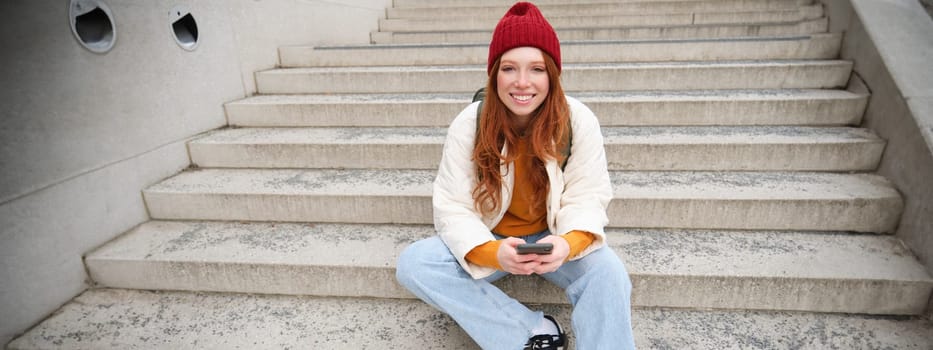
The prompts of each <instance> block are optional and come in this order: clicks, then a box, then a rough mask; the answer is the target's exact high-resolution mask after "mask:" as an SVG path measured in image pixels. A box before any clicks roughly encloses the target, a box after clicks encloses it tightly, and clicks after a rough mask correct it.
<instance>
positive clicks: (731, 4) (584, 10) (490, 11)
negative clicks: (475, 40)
mask: <svg viewBox="0 0 933 350" xmlns="http://www.w3.org/2000/svg"><path fill="white" fill-rule="evenodd" d="M538 8H539V9H540V10H541V13H542V14H544V17H546V18H551V17H557V16H606V15H654V14H681V13H703V12H728V11H732V12H750V11H761V10H771V11H776V10H794V9H799V8H800V4H798V2H797V1H793V0H771V1H767V0H763V1H742V0H738V1H716V2H699V1H697V2H686V1H685V2H616V3H592V4H574V5H566V4H564V5H545V4H541V3H540V2H538ZM508 9H509V6H508V5H502V6H487V7H476V6H473V7H453V8H442V7H434V8H431V7H421V8H405V7H393V8H388V9H386V16H387V18H425V19H438V18H445V17H496V18H498V17H502V15H503V14H504V13H505V12H506V11H508Z"/></svg>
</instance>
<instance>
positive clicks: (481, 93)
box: [473, 87, 573, 171]
mask: <svg viewBox="0 0 933 350" xmlns="http://www.w3.org/2000/svg"><path fill="white" fill-rule="evenodd" d="M485 100H486V88H484V87H483V88H479V90H476V92H475V93H474V94H473V102H476V101H479V106H477V107H476V134H477V135H479V126H480V118H481V117H482V115H483V102H484V101H485ZM561 144H562V145H564V147H561V149H560V154H561V156H563V158H564V160H563V161H561V163H560V170H561V171H563V170H564V168H566V167H567V159H570V148H571V146H572V145H573V126H572V125H571V124H570V120H569V119H568V120H567V133H566V134H564V136H563V137H562V139H561Z"/></svg>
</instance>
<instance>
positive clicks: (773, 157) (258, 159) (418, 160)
mask: <svg viewBox="0 0 933 350" xmlns="http://www.w3.org/2000/svg"><path fill="white" fill-rule="evenodd" d="M710 141H711V142H710V143H706V144H699V143H677V142H676V141H671V142H670V143H667V144H661V143H645V144H637V143H630V144H619V143H608V144H607V145H606V152H607V158H608V162H609V168H610V170H720V171H729V170H745V171H871V170H874V169H876V168H877V166H878V162H879V161H880V159H881V153H882V152H883V150H884V143H883V142H880V141H879V142H874V143H868V142H854V143H849V144H821V143H814V144H806V143H800V144H753V143H749V144H740V143H734V144H717V143H714V142H713V141H714V140H710ZM188 147H189V150H190V154H191V161H192V163H193V164H196V165H197V166H199V167H205V168H215V167H219V168H337V169H339V168H351V169H352V168H358V169H366V168H376V169H386V168H391V169H436V168H437V165H438V164H439V163H440V158H441V153H442V151H443V139H439V140H437V142H436V143H433V144H403V143H399V144H356V145H354V144H240V143H238V144H211V143H206V144H205V143H198V142H193V143H190V144H189V146H188Z"/></svg>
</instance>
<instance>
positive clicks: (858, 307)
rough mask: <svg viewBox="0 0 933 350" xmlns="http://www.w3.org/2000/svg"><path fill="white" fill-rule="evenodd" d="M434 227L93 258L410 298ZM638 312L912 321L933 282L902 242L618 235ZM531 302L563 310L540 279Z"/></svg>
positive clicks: (238, 227) (341, 227) (131, 270)
mask: <svg viewBox="0 0 933 350" xmlns="http://www.w3.org/2000/svg"><path fill="white" fill-rule="evenodd" d="M433 234H434V232H433V229H432V228H431V226H428V225H416V226H408V225H360V224H285V223H276V224H271V223H270V224H263V223H252V224H243V223H224V222H164V221H153V222H149V223H146V224H144V225H142V226H140V227H138V228H137V229H135V230H133V231H132V232H130V233H128V234H127V235H125V236H123V237H121V238H119V239H117V240H115V241H113V242H111V243H109V244H107V245H105V246H104V247H102V248H100V249H98V250H97V251H95V252H93V253H91V254H89V255H88V256H87V257H86V263H87V266H88V270H89V271H90V273H91V277H92V278H93V279H94V280H95V281H96V282H97V283H99V284H100V285H103V286H108V287H120V288H134V289H167V290H193V291H230V292H251V293H275V294H303V295H341V296H373V297H389V298H410V297H411V295H409V294H408V293H407V292H406V291H405V290H404V289H402V288H401V287H400V286H398V285H397V284H396V282H395V270H394V266H395V261H396V259H397V256H398V254H399V253H400V252H401V250H402V249H403V248H404V247H405V246H407V245H408V244H409V243H411V242H414V241H416V240H418V239H421V238H424V237H428V236H431V235H433ZM609 236H610V237H609V238H610V243H611V246H612V248H613V249H615V251H616V252H617V253H618V254H619V256H620V257H622V259H623V261H625V262H626V264H627V266H628V269H629V272H630V274H631V275H632V280H633V283H634V285H635V289H634V292H633V293H634V295H635V297H634V303H635V305H641V306H668V307H701V308H728V309H739V308H750V309H779V310H820V311H829V312H850V313H875V314H877V313H884V314H912V313H917V312H920V311H922V310H923V306H924V305H925V303H926V301H927V300H928V298H929V296H930V291H931V290H933V279H931V278H930V276H928V275H927V273H926V272H925V271H924V269H923V267H922V266H921V265H919V264H918V263H917V262H916V261H915V259H914V258H913V256H912V255H911V254H910V253H909V251H908V250H906V249H905V248H904V247H903V246H901V244H900V241H899V240H898V239H897V238H894V237H887V236H877V235H851V234H846V233H825V234H821V233H812V232H811V233H807V232H729V231H727V232H720V231H695V230H610V232H609ZM501 285H502V287H503V288H504V289H505V290H509V291H519V290H526V289H535V290H537V291H538V293H536V294H535V295H527V296H523V297H522V298H521V299H522V300H524V301H530V302H548V303H563V302H566V301H565V298H564V297H563V295H562V292H561V291H560V290H558V289H557V288H555V287H553V286H550V285H549V284H547V283H546V282H543V281H542V280H541V279H538V278H524V277H523V278H511V279H508V280H506V281H503V283H501Z"/></svg>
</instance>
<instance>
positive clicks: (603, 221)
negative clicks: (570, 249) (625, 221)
mask: <svg viewBox="0 0 933 350" xmlns="http://www.w3.org/2000/svg"><path fill="white" fill-rule="evenodd" d="M567 102H568V104H569V105H570V110H571V125H572V127H573V140H572V145H571V149H570V158H568V159H567V165H566V167H565V169H564V172H563V178H564V179H563V180H564V190H563V194H562V195H561V197H560V198H561V199H560V210H559V211H558V213H557V220H556V221H557V224H556V226H557V231H558V234H564V233H567V232H570V231H574V230H578V231H586V232H590V233H592V234H593V236H594V238H595V240H594V241H593V243H592V244H590V246H589V247H587V248H586V249H584V250H583V252H581V253H580V254H579V255H577V256H576V257H574V260H575V259H579V258H580V257H583V256H586V255H587V254H589V253H590V252H592V251H594V250H596V249H598V248H600V247H602V246H603V245H605V244H606V233H605V226H606V225H607V224H608V223H609V218H608V216H607V215H606V209H607V208H608V207H609V202H610V200H612V183H611V181H610V179H609V170H608V168H607V165H606V150H605V147H604V145H603V135H602V132H601V130H600V127H599V120H597V119H596V116H595V115H594V114H593V112H592V111H590V109H589V108H588V107H586V105H584V104H583V103H581V102H580V101H577V100H576V99H573V98H568V99H567Z"/></svg>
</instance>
